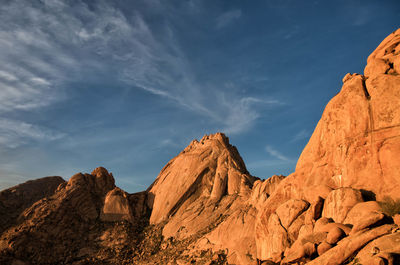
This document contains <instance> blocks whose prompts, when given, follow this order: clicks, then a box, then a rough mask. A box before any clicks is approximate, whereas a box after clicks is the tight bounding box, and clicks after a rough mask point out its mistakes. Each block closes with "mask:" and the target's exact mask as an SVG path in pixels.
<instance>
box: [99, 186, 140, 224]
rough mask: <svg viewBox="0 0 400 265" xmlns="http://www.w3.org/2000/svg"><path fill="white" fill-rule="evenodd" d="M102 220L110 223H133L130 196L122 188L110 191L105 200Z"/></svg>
mask: <svg viewBox="0 0 400 265" xmlns="http://www.w3.org/2000/svg"><path fill="white" fill-rule="evenodd" d="M100 219H101V220H102V221H110V222H115V221H123V220H126V221H130V222H133V214H132V210H131V207H130V204H129V197H128V194H127V193H126V192H125V191H123V190H121V189H120V188H114V189H113V190H111V191H109V192H108V193H107V195H106V197H105V199H104V206H103V209H102V210H101V215H100Z"/></svg>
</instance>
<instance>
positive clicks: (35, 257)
mask: <svg viewBox="0 0 400 265" xmlns="http://www.w3.org/2000/svg"><path fill="white" fill-rule="evenodd" d="M399 54H400V30H397V31H395V32H394V33H392V34H391V35H389V36H388V37H387V38H386V39H385V40H384V41H383V42H382V43H381V44H380V45H379V46H378V48H377V49H376V50H375V51H374V52H373V53H372V54H371V55H370V56H369V58H368V62H367V66H366V68H365V71H364V75H358V74H347V75H346V76H345V77H344V78H343V87H342V89H341V91H340V93H339V94H338V95H337V96H335V97H334V98H333V99H332V100H331V101H330V102H329V103H328V105H327V106H326V109H325V111H324V113H323V115H322V117H321V120H320V121H319V123H318V125H317V127H316V129H315V131H314V133H313V135H312V136H311V138H310V140H309V143H308V144H307V146H306V147H305V149H304V151H303V152H302V154H301V156H300V158H299V161H298V163H297V166H296V171H295V172H294V173H292V174H291V175H289V176H288V177H284V176H272V177H270V178H268V179H267V180H261V179H258V178H257V177H254V176H251V175H250V174H249V172H248V171H247V169H246V166H245V163H244V162H243V160H242V158H241V157H240V154H239V152H238V150H237V149H236V148H235V147H234V146H232V145H231V144H230V143H229V139H228V138H227V137H226V136H225V135H224V134H222V133H217V134H214V135H206V136H204V137H203V138H202V139H201V140H200V141H197V140H194V141H192V142H191V143H190V144H189V145H188V147H186V148H185V149H184V150H183V151H182V152H181V153H180V154H178V155H177V156H176V157H175V158H173V159H172V160H171V161H169V162H168V163H167V165H166V166H165V167H164V168H163V169H162V170H161V172H160V174H159V175H158V177H157V178H156V180H155V181H154V183H153V184H152V185H151V186H150V187H149V188H148V189H147V190H146V191H143V192H140V193H135V194H129V193H127V192H125V191H123V190H121V189H120V188H118V187H116V186H115V183H114V177H113V175H112V174H111V173H109V172H108V171H107V170H106V169H104V168H101V167H100V168H97V169H95V170H94V171H93V172H92V173H91V174H82V173H78V174H76V175H74V176H72V177H71V178H70V179H69V181H68V182H66V181H64V180H63V179H62V178H60V177H48V178H43V179H39V180H34V181H29V182H27V183H24V184H21V185H18V186H16V187H13V188H10V189H8V190H5V191H2V192H0V216H1V218H0V264H14V265H17V264H171V265H172V264H254V265H255V264H363V265H368V264H371V265H372V264H400V259H399V256H400V248H399V245H400V244H399V242H400V231H399V225H400V215H398V214H399V213H400V195H399V194H400V193H398V190H399V186H400V179H399V177H398V175H399V171H400V162H399V160H398V157H399V154H400V142H399V139H400V138H399V136H400V133H399V131H398V128H399V124H400V122H399V119H400V115H399V113H398V111H399V109H400V108H399V107H400V106H399V104H400V75H398V73H400V72H399V71H400V55H399ZM387 196H389V197H387ZM396 214H397V215H396Z"/></svg>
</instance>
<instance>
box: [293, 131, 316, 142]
mask: <svg viewBox="0 0 400 265" xmlns="http://www.w3.org/2000/svg"><path fill="white" fill-rule="evenodd" d="M310 136H311V133H310V132H309V131H308V130H305V129H303V130H301V131H299V132H298V133H296V134H295V135H294V136H293V138H292V139H291V140H290V142H297V141H300V140H303V139H307V138H309V137H310Z"/></svg>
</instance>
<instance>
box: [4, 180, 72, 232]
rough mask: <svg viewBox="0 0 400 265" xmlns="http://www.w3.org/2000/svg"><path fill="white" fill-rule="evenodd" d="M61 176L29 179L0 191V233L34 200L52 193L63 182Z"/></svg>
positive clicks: (13, 222)
mask: <svg viewBox="0 0 400 265" xmlns="http://www.w3.org/2000/svg"><path fill="white" fill-rule="evenodd" d="M64 182H65V180H63V179H62V178H61V177H45V178H40V179H36V180H30V181H27V182H25V183H23V184H20V185H17V186H15V187H12V188H9V189H6V190H3V191H1V192H0V216H1V218H0V233H2V232H3V231H4V230H5V229H6V228H8V227H10V226H12V225H14V224H15V222H16V220H17V218H18V216H19V215H20V214H21V213H22V212H23V211H24V210H25V209H26V208H28V207H30V206H31V205H32V204H33V203H35V202H36V201H38V200H40V199H42V198H44V197H48V196H51V195H53V194H54V192H55V191H56V189H57V187H58V186H59V185H60V184H62V183H64Z"/></svg>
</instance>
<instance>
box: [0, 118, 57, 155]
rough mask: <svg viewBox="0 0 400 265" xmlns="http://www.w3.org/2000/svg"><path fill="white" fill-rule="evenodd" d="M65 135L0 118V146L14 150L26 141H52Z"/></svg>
mask: <svg viewBox="0 0 400 265" xmlns="http://www.w3.org/2000/svg"><path fill="white" fill-rule="evenodd" d="M64 136H65V134H63V133H60V132H56V131H54V130H51V129H49V128H45V127H40V126H37V125H33V124H30V123H26V122H22V121H16V120H9V119H3V118H0V145H3V146H6V147H8V148H16V147H18V146H20V145H22V144H24V143H25V142H26V141H30V140H36V141H53V140H56V139H60V138H62V137H64Z"/></svg>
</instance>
